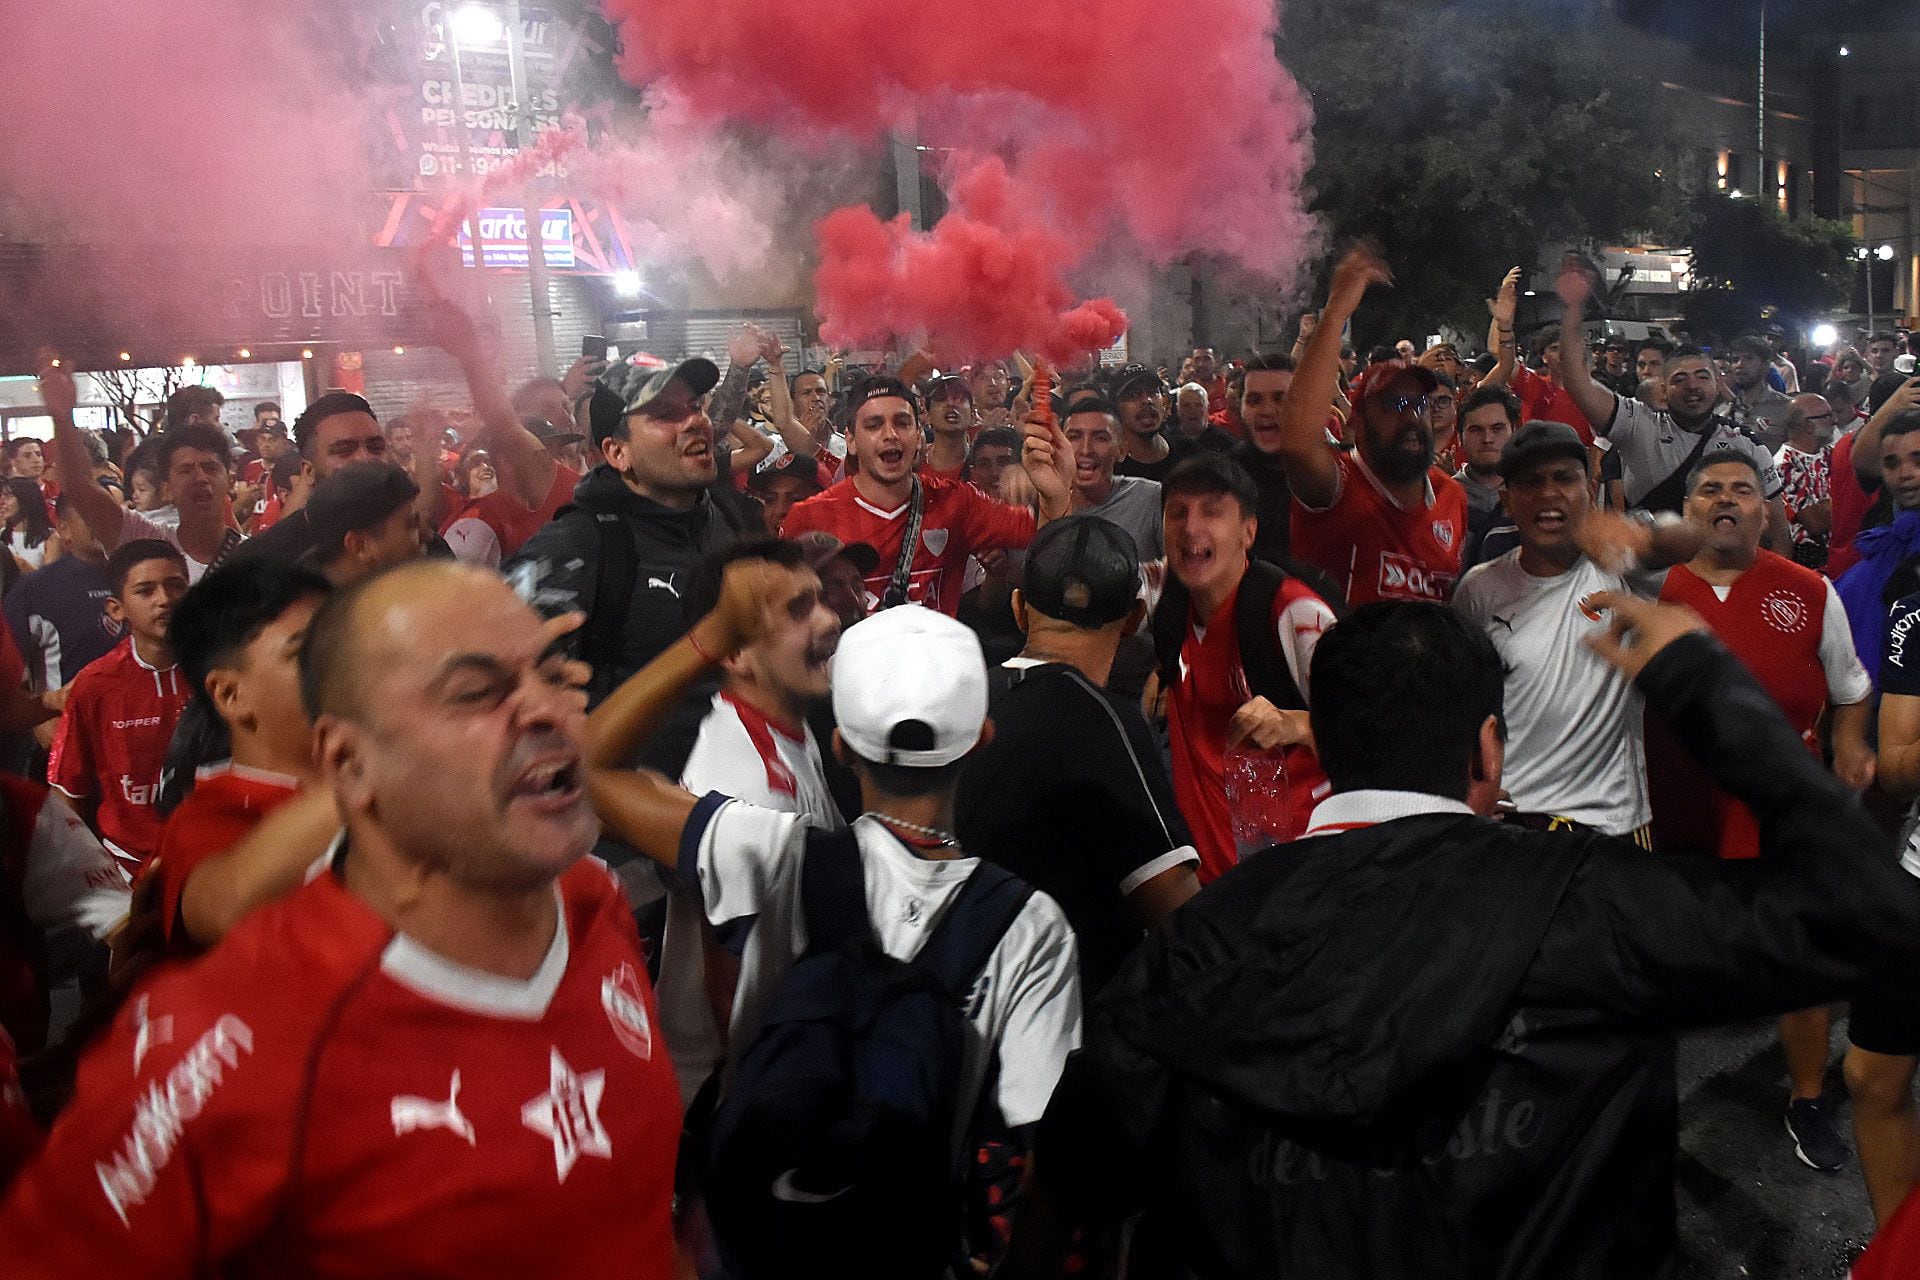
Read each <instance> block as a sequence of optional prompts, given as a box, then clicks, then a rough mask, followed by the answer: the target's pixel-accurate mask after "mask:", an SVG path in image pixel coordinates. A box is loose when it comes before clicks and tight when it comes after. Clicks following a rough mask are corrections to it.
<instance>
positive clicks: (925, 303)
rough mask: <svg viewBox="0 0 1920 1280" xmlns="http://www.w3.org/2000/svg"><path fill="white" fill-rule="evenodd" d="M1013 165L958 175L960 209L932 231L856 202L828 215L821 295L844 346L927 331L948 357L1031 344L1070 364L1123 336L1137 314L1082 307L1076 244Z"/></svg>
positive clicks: (834, 339)
mask: <svg viewBox="0 0 1920 1280" xmlns="http://www.w3.org/2000/svg"><path fill="white" fill-rule="evenodd" d="M1018 196H1019V193H1018V191H1017V190H1016V189H1015V187H1014V183H1013V180H1012V178H1011V177H1010V176H1009V175H1008V173H1007V169H1006V166H1005V165H1004V164H1002V163H1001V162H1000V161H999V160H997V159H990V160H986V161H983V162H982V163H981V164H980V165H979V166H978V167H976V168H974V169H972V170H971V171H969V172H968V173H966V174H965V175H963V176H962V178H961V179H960V180H959V182H957V183H956V184H955V187H954V190H953V193H952V199H953V210H952V212H950V213H948V214H947V216H946V217H944V218H942V219H941V220H940V222H939V224H938V225H937V226H936V227H934V229H933V230H932V231H931V232H930V233H927V234H924V235H919V234H915V233H914V232H913V230H912V229H911V228H910V227H909V225H908V219H907V216H906V215H905V214H902V215H900V217H898V218H896V219H894V220H893V221H892V222H884V223H883V222H881V221H880V219H879V218H878V217H877V216H876V215H875V214H874V212H873V210H872V209H869V208H868V207H867V206H865V205H854V206H851V207H849V208H845V209H840V210H837V211H835V212H833V213H831V214H828V215H827V216H826V217H825V218H824V219H822V220H821V223H820V228H819V234H820V271H819V274H818V275H817V276H816V277H815V281H814V284H815V293H816V297H817V301H818V305H819V308H820V314H821V315H822V316H823V317H824V318H825V320H826V323H825V324H824V325H823V326H822V329H821V334H820V336H821V337H822V338H823V339H824V340H825V341H827V342H828V343H831V344H833V345H835V346H845V347H860V346H883V345H885V344H886V342H887V340H888V339H889V338H890V337H891V336H892V335H894V334H907V335H912V336H918V335H921V334H925V335H926V336H927V338H928V340H929V342H930V343H931V344H932V345H933V347H934V349H935V351H936V352H937V353H939V354H941V355H942V356H943V357H951V358H963V357H969V356H991V355H999V354H1002V353H1004V352H1008V351H1014V350H1018V349H1025V350H1029V351H1038V352H1040V353H1041V354H1042V355H1045V356H1046V357H1047V358H1048V359H1049V360H1052V361H1053V362H1054V363H1056V364H1065V363H1067V362H1069V361H1071V360H1073V359H1074V358H1075V357H1077V356H1080V355H1083V354H1085V353H1086V352H1088V351H1097V350H1100V349H1101V348H1104V347H1108V346H1111V345H1113V342H1114V340H1115V339H1117V338H1118V337H1119V336H1120V335H1121V334H1122V333H1124V332H1126V328H1127V317H1126V316H1125V315H1124V314H1123V313H1122V312H1121V311H1120V309H1119V308H1118V307H1116V306H1114V305H1113V303H1112V302H1110V301H1108V300H1106V299H1104V298H1103V299H1100V300H1098V301H1094V302H1085V303H1081V304H1080V305H1079V306H1075V305H1074V297H1073V291H1072V290H1070V289H1069V288H1067V286H1066V283H1065V281H1063V280H1062V279H1061V278H1060V264H1061V263H1062V262H1064V261H1066V260H1068V259H1070V258H1071V256H1072V254H1071V250H1070V247H1069V245H1068V243H1067V241H1066V240H1065V239H1064V238H1063V237H1061V236H1060V235H1059V234H1057V233H1056V232H1054V231H1052V230H1051V229H1049V228H1047V227H1044V226H1041V225H1039V224H1038V223H1036V222H1032V221H1029V220H1028V219H1027V218H1026V217H1025V216H1024V215H1023V214H1022V212H1021V210H1020V207H1019V204H1018Z"/></svg>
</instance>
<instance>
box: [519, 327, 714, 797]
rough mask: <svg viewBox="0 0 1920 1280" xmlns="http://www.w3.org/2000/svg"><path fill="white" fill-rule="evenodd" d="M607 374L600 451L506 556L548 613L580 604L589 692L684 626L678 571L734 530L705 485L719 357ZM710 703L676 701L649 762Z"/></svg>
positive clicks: (689, 738) (680, 738)
mask: <svg viewBox="0 0 1920 1280" xmlns="http://www.w3.org/2000/svg"><path fill="white" fill-rule="evenodd" d="M609 376H610V377H614V378H617V379H618V380H619V382H620V386H618V387H615V388H613V390H614V392H615V394H616V395H618V396H619V398H620V399H621V401H622V404H623V406H624V412H623V413H622V414H621V415H620V416H618V417H614V416H612V415H606V416H596V417H595V418H594V420H593V433H594V437H595V439H594V445H595V447H596V448H597V449H598V450H599V451H600V452H601V454H602V455H603V456H604V457H605V458H606V461H605V462H604V463H602V464H601V465H600V466H597V467H595V468H594V469H593V470H592V471H590V472H588V473H587V475H586V478H585V479H583V480H582V481H581V482H580V486H579V488H578V489H577V490H576V491H575V493H574V497H573V502H572V503H571V504H569V505H568V506H566V507H564V508H562V509H561V511H560V512H559V514H558V515H556V516H555V517H554V518H553V520H552V521H551V522H550V523H549V524H547V525H546V527H544V528H543V529H541V530H540V531H539V532H538V533H536V534H534V535H533V537H531V538H530V539H528V540H527V543H526V545H525V546H523V547H522V548H521V549H520V554H519V555H518V556H516V557H515V558H514V559H512V560H510V561H508V562H507V564H506V566H505V572H506V574H507V577H508V580H509V581H511V582H513V583H514V585H515V588H516V590H518V591H519V592H520V593H521V596H522V597H523V598H524V599H526V600H528V601H529V602H530V603H532V604H533V605H534V607H535V608H537V609H539V610H541V611H542V612H543V613H546V614H547V615H549V616H552V615H555V614H561V613H572V612H581V613H585V614H586V615H587V621H586V625H585V626H584V627H582V628H581V629H580V632H579V646H580V647H579V651H578V656H579V657H580V658H582V659H583V660H584V661H586V662H587V663H588V665H590V666H591V667H592V668H593V679H592V681H591V683H590V684H589V686H588V692H589V694H590V696H591V698H592V699H593V700H594V701H596V702H597V701H598V700H599V699H601V698H603V697H605V696H606V695H607V693H609V692H611V691H612V689H613V688H614V687H615V686H616V685H618V684H619V682H620V681H621V680H624V679H625V678H626V677H627V676H629V675H632V674H633V673H634V672H635V671H638V670H639V669H640V668H641V667H643V666H645V665H646V664H647V662H648V661H649V660H651V659H652V658H653V656H654V655H655V654H658V653H660V652H662V651H663V650H665V649H666V648H667V646H669V645H671V644H672V643H673V642H674V641H675V640H678V639H679V638H680V637H681V636H682V635H683V634H685V632H686V629H687V623H686V617H685V615H684V612H683V610H682V608H681V604H680V592H681V584H680V577H681V575H682V574H684V573H685V572H686V571H687V569H688V568H689V567H690V566H691V565H692V564H693V562H694V561H695V560H697V559H699V558H700V557H701V556H702V555H705V554H707V553H709V552H712V551H715V550H718V549H719V548H720V547H722V546H725V545H726V544H728V543H730V542H733V541H734V540H735V539H736V538H738V537H739V536H740V533H741V529H740V527H738V526H737V525H735V524H734V522H733V520H732V518H731V516H730V515H729V514H728V513H727V511H726V510H725V509H724V508H722V507H720V506H718V505H717V504H716V503H715V502H714V500H713V498H712V497H711V496H710V495H709V494H708V492H707V489H708V486H710V485H711V484H713V482H714V479H715V477H716V475H717V467H716V464H715V461H714V447H713V436H714V431H713V422H712V420H711V419H709V418H708V417H707V409H706V405H707V394H708V393H709V392H710V391H712V390H713V389H714V386H715V385H716V384H717V383H718V382H719V380H720V371H719V369H718V368H716V367H715V366H714V364H713V362H712V361H711V360H704V359H699V358H695V359H692V360H686V361H682V362H681V363H680V364H677V365H674V366H672V367H670V368H665V369H658V370H655V369H647V368H641V367H637V366H634V365H624V366H621V367H620V368H618V369H616V370H615V371H613V372H612V373H611V374H610V375H609ZM711 692H712V690H711V689H707V690H705V691H704V693H705V694H711ZM705 707H706V698H705V696H702V697H701V698H699V699H698V700H692V701H690V702H689V704H688V705H687V706H686V707H684V708H682V712H681V714H680V715H678V716H676V718H675V720H674V723H673V724H672V725H671V726H669V728H668V730H667V731H666V732H664V733H662V734H661V735H660V737H659V738H657V739H656V740H655V744H654V745H655V747H656V748H657V749H658V750H659V752H660V753H661V754H660V755H658V756H657V757H655V758H654V759H653V760H651V761H649V763H653V764H655V765H656V767H660V768H663V769H669V770H671V771H672V772H673V773H676V774H677V773H678V772H679V769H680V765H681V763H682V762H683V761H684V760H685V759H686V755H687V752H688V750H690V749H691V748H692V746H693V736H694V732H695V730H696V728H697V726H698V725H699V721H700V716H701V714H702V713H703V712H704V711H705Z"/></svg>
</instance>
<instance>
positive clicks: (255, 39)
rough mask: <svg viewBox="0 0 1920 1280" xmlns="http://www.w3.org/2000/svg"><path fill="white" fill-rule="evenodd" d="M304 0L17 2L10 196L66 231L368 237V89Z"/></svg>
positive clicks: (137, 236) (52, 230)
mask: <svg viewBox="0 0 1920 1280" xmlns="http://www.w3.org/2000/svg"><path fill="white" fill-rule="evenodd" d="M303 11H304V10H303V8H302V7H298V6H281V5H272V4H268V5H262V4H259V3H257V0H195V2H194V3H191V4H181V3H178V0H65V2H64V3H61V4H10V5H8V6H7V18H6V22H5V30H6V50H7V64H8V65H7V98H8V106H7V112H8V121H7V127H6V128H5V129H4V130H0V203H3V204H4V205H5V206H6V212H7V215H8V216H7V225H8V228H9V230H11V231H13V232H14V233H16V234H21V235H23V236H26V237H30V238H41V239H44V240H47V241H50V242H64V243H76V242H79V243H87V242H92V243H116V242H117V243H132V244H185V243H191V244H209V245H236V244H240V245H287V244H298V245H314V244H327V243H346V242H350V241H351V240H353V239H354V238H355V234H356V231H357V228H358V224H359V223H360V222H361V221H362V220H363V212H364V211H363V210H362V209H361V208H360V206H359V204H358V200H359V196H358V193H359V192H361V191H364V190H366V189H367V187H368V185H369V184H368V182H367V179H366V163H365V161H366V152H365V146H364V141H363V131H362V129H363V127H362V116H363V111H364V108H365V106H366V104H365V102H364V101H363V100H362V99H360V98H356V97H355V96H354V95H353V94H351V93H349V92H348V91H347V90H345V89H344V88H343V87H341V85H340V82H339V77H338V71H337V69H336V68H334V67H332V66H329V65H328V63H327V59H328V56H329V54H330V53H332V52H334V51H333V50H330V49H326V48H320V49H316V48H315V47H314V42H315V40H316V39H317V38H318V39H333V40H338V39H339V38H340V32H339V31H338V30H335V31H333V32H331V33H327V32H315V31H313V30H311V29H309V28H307V27H306V26H305V25H304V24H303V22H302V20H301V17H300V13H301V12H303Z"/></svg>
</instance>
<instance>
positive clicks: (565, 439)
mask: <svg viewBox="0 0 1920 1280" xmlns="http://www.w3.org/2000/svg"><path fill="white" fill-rule="evenodd" d="M520 425H521V426H523V427H525V428H526V429H527V430H528V431H531V432H532V433H533V437H534V439H536V440H538V441H539V442H540V443H541V444H544V445H546V446H547V447H548V448H554V447H557V446H565V445H570V444H579V443H580V442H581V441H582V440H585V439H586V437H585V436H583V435H581V434H580V433H579V432H578V431H562V430H560V428H558V427H556V426H554V425H553V424H552V423H551V422H548V421H547V420H546V419H545V418H543V417H541V416H540V415H539V414H537V413H529V414H526V415H525V416H523V417H522V418H521V419H520Z"/></svg>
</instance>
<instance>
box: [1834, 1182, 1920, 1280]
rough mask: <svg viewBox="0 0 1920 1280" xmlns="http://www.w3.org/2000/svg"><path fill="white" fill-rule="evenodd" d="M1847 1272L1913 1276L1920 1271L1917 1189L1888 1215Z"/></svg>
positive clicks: (1874, 1277) (1861, 1276) (1881, 1279)
mask: <svg viewBox="0 0 1920 1280" xmlns="http://www.w3.org/2000/svg"><path fill="white" fill-rule="evenodd" d="M1850 1274H1851V1276H1852V1278H1853V1280H1912V1278H1913V1277H1914V1276H1917V1275H1920V1190H1915V1191H1914V1192H1913V1193H1912V1194H1911V1195H1909V1196H1908V1197H1907V1199H1906V1203H1905V1204H1903V1205H1901V1206H1900V1211H1899V1212H1898V1213H1896V1214H1894V1215H1893V1216H1892V1217H1891V1218H1889V1219H1887V1223H1886V1225H1885V1226H1883V1227H1881V1228H1880V1230H1879V1232H1878V1233H1877V1234H1875V1236H1874V1237H1873V1243H1872V1244H1871V1245H1869V1246H1867V1251H1866V1252H1865V1253H1863V1254H1861V1255H1860V1258H1859V1260H1858V1261H1856V1262H1855V1263H1854V1264H1853V1270H1852V1272H1851V1273H1850Z"/></svg>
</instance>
